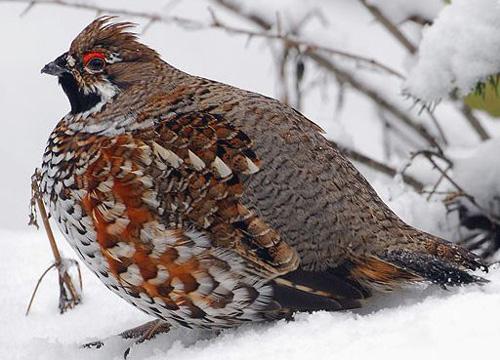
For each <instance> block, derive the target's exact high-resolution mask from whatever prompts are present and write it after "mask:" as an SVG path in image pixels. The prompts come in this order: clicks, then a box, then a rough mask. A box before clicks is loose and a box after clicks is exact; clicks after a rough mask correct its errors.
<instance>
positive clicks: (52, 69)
mask: <svg viewBox="0 0 500 360" xmlns="http://www.w3.org/2000/svg"><path fill="white" fill-rule="evenodd" d="M67 71H68V70H66V69H65V68H63V67H61V66H59V65H57V64H56V63H55V62H54V61H52V62H50V63H48V64H47V65H45V66H44V67H43V69H42V71H41V73H42V74H49V75H54V76H61V75H62V74H64V73H65V72H67Z"/></svg>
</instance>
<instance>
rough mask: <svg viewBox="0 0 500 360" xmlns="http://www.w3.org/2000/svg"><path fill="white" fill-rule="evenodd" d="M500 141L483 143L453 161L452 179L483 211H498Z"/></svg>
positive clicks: (499, 209) (499, 197) (495, 212)
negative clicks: (499, 155)
mask: <svg viewBox="0 0 500 360" xmlns="http://www.w3.org/2000/svg"><path fill="white" fill-rule="evenodd" d="M499 153H500V139H492V140H488V141H485V142H483V143H482V144H481V145H479V146H477V147H475V148H474V149H473V150H471V151H469V152H468V153H467V154H462V155H461V156H458V155H457V156H456V158H455V159H454V164H455V166H454V170H453V173H454V178H455V180H456V181H457V183H458V184H459V185H460V186H461V187H462V188H463V189H464V190H465V191H466V192H467V193H469V194H470V195H472V196H473V197H474V198H475V200H476V201H477V202H478V203H479V204H480V205H481V206H482V207H483V208H485V209H488V210H490V211H492V212H493V213H494V214H498V213H499V211H500V201H499V200H500V181H499V179H500V167H498V166H492V164H496V163H498V154H499Z"/></svg>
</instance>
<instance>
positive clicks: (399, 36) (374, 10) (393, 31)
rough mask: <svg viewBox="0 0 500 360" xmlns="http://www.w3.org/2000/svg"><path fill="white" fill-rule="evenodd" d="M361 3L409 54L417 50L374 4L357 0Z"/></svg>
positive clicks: (364, 0)
mask: <svg viewBox="0 0 500 360" xmlns="http://www.w3.org/2000/svg"><path fill="white" fill-rule="evenodd" d="M359 1H360V2H361V4H363V6H364V7H365V8H366V9H367V10H368V11H369V12H370V13H371V14H372V15H373V16H374V17H375V19H377V21H378V22H380V24H382V26H383V27H384V28H386V29H387V31H389V33H391V35H392V36H394V38H396V39H397V40H398V42H399V43H400V44H401V45H403V46H404V47H405V48H406V50H408V52H409V53H410V54H415V53H416V52H417V47H416V46H415V45H413V43H412V42H411V41H410V40H409V39H408V38H407V37H406V36H405V35H404V34H403V33H402V32H401V30H399V28H398V27H397V26H396V25H395V24H394V23H393V22H392V21H391V20H389V18H388V17H387V16H385V15H384V14H383V13H382V12H381V11H380V10H379V9H378V8H377V7H376V6H375V5H371V4H369V3H368V1H367V0H359Z"/></svg>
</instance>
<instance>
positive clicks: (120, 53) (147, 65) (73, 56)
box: [42, 16, 159, 114]
mask: <svg viewBox="0 0 500 360" xmlns="http://www.w3.org/2000/svg"><path fill="white" fill-rule="evenodd" d="M112 19H113V17H111V16H103V17H100V18H98V19H96V20H94V21H93V22H92V23H90V24H89V25H88V26H87V27H86V28H85V29H84V30H83V31H82V32H81V33H80V34H79V35H78V36H77V37H76V38H75V39H74V40H73V42H72V43H71V46H70V49H69V51H68V52H65V53H64V54H62V55H61V56H59V57H58V58H57V59H55V60H54V61H52V62H50V63H48V64H47V65H45V66H44V68H43V69H42V73H46V74H50V75H55V76H57V77H58V78H59V84H61V86H62V88H63V90H64V92H65V93H66V95H67V97H68V99H69V101H70V104H71V113H72V114H78V113H84V112H93V111H97V110H99V109H100V108H101V107H102V106H103V105H104V104H105V103H107V102H108V101H110V100H112V99H113V98H114V97H115V96H117V95H118V94H119V93H121V92H123V91H124V90H126V89H127V88H129V87H130V86H132V85H135V84H138V83H141V82H147V81H148V79H150V78H151V77H152V76H154V73H155V71H154V70H155V69H157V68H158V63H159V56H158V54H157V53H156V52H155V51H154V50H152V49H150V48H149V47H147V46H146V45H143V44H141V43H139V42H138V41H137V36H136V34H135V33H132V32H130V31H129V29H130V28H132V27H134V24H132V23H129V22H118V23H113V22H111V20H112Z"/></svg>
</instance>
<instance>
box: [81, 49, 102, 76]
mask: <svg viewBox="0 0 500 360" xmlns="http://www.w3.org/2000/svg"><path fill="white" fill-rule="evenodd" d="M105 58H106V56H105V55H104V54H103V53H100V52H91V53H87V54H85V55H84V56H83V64H84V65H85V68H87V69H88V70H90V71H92V72H99V71H101V70H102V69H104V66H106V61H105Z"/></svg>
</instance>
